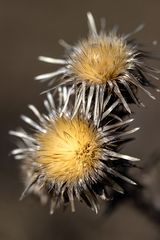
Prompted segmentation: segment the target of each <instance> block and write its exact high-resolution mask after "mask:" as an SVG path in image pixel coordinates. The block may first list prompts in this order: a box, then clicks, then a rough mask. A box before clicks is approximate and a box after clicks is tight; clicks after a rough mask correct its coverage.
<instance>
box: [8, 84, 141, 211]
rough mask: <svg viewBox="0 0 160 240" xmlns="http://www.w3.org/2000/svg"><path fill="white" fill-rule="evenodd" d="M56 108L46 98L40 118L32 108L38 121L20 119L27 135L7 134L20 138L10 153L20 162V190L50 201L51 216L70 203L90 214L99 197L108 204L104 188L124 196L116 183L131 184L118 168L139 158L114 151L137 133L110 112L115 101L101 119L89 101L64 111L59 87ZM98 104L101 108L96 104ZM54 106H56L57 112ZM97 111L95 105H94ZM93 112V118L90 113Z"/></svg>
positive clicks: (31, 106) (48, 98)
mask: <svg viewBox="0 0 160 240" xmlns="http://www.w3.org/2000/svg"><path fill="white" fill-rule="evenodd" d="M59 91H60V92H62V93H63V94H59V105H58V106H57V105H56V104H55V103H54V100H53V97H52V95H51V94H50V93H49V94H48V95H47V99H46V100H45V101H44V105H45V108H46V110H47V111H48V113H47V114H41V113H40V112H39V111H38V110H37V109H36V108H35V107H34V106H33V105H30V106H29V108H30V109H31V110H32V111H33V113H34V115H35V116H36V117H37V119H38V121H33V120H32V119H30V118H28V117H26V116H22V119H23V120H24V121H25V122H26V123H27V124H29V125H30V126H31V127H32V131H31V132H30V133H27V132H26V131H25V130H23V129H22V130H19V131H10V134H12V135H14V136H16V137H17V138H19V140H20V143H18V148H17V149H15V150H13V151H12V154H13V155H14V156H15V158H16V159H22V160H23V173H24V177H25V185H26V188H25V191H24V192H23V194H22V198H23V197H24V196H26V195H27V194H28V193H34V194H36V195H38V196H39V197H40V198H41V200H42V201H44V199H47V200H50V203H51V210H50V211H51V213H53V212H54V210H55V208H57V207H59V206H60V205H63V206H64V205H66V204H67V203H71V209H72V211H75V205H74V200H75V199H78V200H80V201H83V202H85V203H86V204H87V205H88V206H89V207H90V208H91V209H92V210H93V211H95V212H96V213H97V212H98V208H99V205H98V197H100V198H102V199H107V198H108V196H109V193H108V188H111V189H114V190H116V191H121V192H122V191H123V190H122V188H121V187H120V186H119V185H118V183H117V182H116V181H118V178H121V179H122V180H123V181H127V182H129V183H132V184H135V183H134V182H133V181H132V180H131V179H129V178H128V177H126V176H124V175H123V174H121V173H120V172H119V171H118V167H117V166H118V165H119V164H120V165H121V167H122V166H123V164H124V162H125V161H127V162H128V165H129V166H132V163H131V162H132V161H137V160H139V159H137V158H134V157H130V156H128V155H124V154H121V153H119V152H118V147H119V146H120V144H121V142H122V140H123V136H128V135H129V134H131V133H133V132H135V131H136V130H138V128H134V129H132V130H126V127H127V126H128V124H129V123H130V122H131V121H132V119H129V120H121V119H120V120H117V119H116V117H115V116H114V115H113V116H112V117H111V115H110V113H111V111H112V110H113V109H114V108H116V106H117V104H118V102H116V103H113V104H112V105H111V106H108V104H107V102H106V105H105V111H104V113H103V115H102V117H101V118H100V117H99V114H98V115H97V112H96V111H94V110H92V106H91V105H90V98H88V100H87V101H86V102H85V104H84V106H83V108H81V107H77V106H78V105H77V98H76V97H75V103H74V104H71V106H72V107H71V106H70V107H69V108H68V105H65V103H66V97H67V96H68V91H70V90H68V89H67V88H66V87H61V88H59ZM99 104H100V103H99ZM56 106H57V107H56ZM96 107H97V108H99V105H96ZM91 111H93V114H90V113H91Z"/></svg>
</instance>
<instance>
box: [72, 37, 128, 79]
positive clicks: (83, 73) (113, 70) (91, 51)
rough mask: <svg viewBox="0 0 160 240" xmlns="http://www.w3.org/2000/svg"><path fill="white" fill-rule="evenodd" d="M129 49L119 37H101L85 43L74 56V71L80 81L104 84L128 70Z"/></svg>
mask: <svg viewBox="0 0 160 240" xmlns="http://www.w3.org/2000/svg"><path fill="white" fill-rule="evenodd" d="M127 56H128V49H127V46H126V44H125V42H124V41H123V40H122V39H121V38H118V37H115V36H114V37H113V36H109V37H106V36H101V35H100V36H99V37H97V38H96V39H92V38H90V39H89V40H85V41H83V42H82V43H81V44H80V46H79V48H78V49H77V51H76V52H75V54H73V63H72V71H73V73H74V74H75V75H76V76H77V77H78V79H81V80H85V81H88V82H90V83H93V84H94V83H95V84H97V83H98V84H104V83H106V82H107V81H108V80H112V79H115V78H116V77H117V76H119V75H120V74H122V73H123V72H124V71H125V70H126V68H127V65H128V64H127V60H128V59H127Z"/></svg>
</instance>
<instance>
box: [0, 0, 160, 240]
mask: <svg viewBox="0 0 160 240" xmlns="http://www.w3.org/2000/svg"><path fill="white" fill-rule="evenodd" d="M0 3H1V7H0V33H1V34H0V71H1V78H0V81H1V87H0V107H1V108H0V109H1V114H0V127H1V130H0V137H1V148H0V150H1V155H0V156H1V158H0V161H1V162H0V240H32V239H34V240H42V239H46V240H52V239H55V240H61V239H84V240H85V239H92V240H96V239H98V240H99V239H102V240H103V239H108V240H116V239H119V240H135V239H136V240H143V239H145V240H159V239H160V232H159V227H160V225H159V218H160V215H159V213H160V187H159V186H160V163H159V159H160V157H159V156H160V141H159V140H160V137H159V136H160V127H159V124H160V111H159V109H160V96H158V95H157V96H156V97H157V101H153V100H151V99H149V98H148V97H146V96H145V95H143V94H141V95H142V98H143V101H144V102H145V104H146V105H147V107H146V108H145V109H139V108H137V107H136V108H134V111H135V122H134V124H133V125H134V126H140V127H141V130H140V131H139V132H138V133H136V134H135V137H136V140H135V141H133V142H131V143H129V144H127V147H125V148H124V149H123V152H125V153H127V154H130V155H133V156H136V157H139V158H141V159H142V161H141V165H142V166H144V167H145V169H146V170H145V171H144V172H143V174H139V172H138V170H135V172H134V173H132V174H135V176H136V178H137V179H138V180H139V181H140V182H143V184H144V186H145V188H144V190H143V191H142V192H141V193H140V194H139V193H137V192H136V191H135V192H134V191H133V192H132V191H131V193H130V194H129V196H128V197H127V196H126V199H125V200H122V201H118V202H116V203H115V205H116V208H115V209H114V210H113V211H109V213H108V211H107V208H108V206H109V205H108V203H106V204H105V203H103V204H102V208H101V211H100V213H99V214H98V215H95V214H94V213H93V212H91V211H90V210H89V209H87V208H86V207H85V206H83V205H82V204H77V211H76V213H74V214H72V213H71V212H70V209H68V210H67V211H66V212H65V213H63V212H62V210H57V211H56V213H55V214H54V215H53V216H50V215H49V207H48V206H46V207H42V206H41V205H40V203H39V202H38V201H36V200H35V199H34V198H32V197H28V198H27V199H25V200H24V201H23V202H20V201H18V199H19V196H20V194H21V192H22V190H23V184H22V180H21V178H20V171H19V167H20V162H18V161H15V160H14V159H13V158H12V157H9V152H10V151H11V149H12V148H13V147H14V145H13V143H12V139H10V137H9V136H8V131H9V130H10V129H13V130H14V129H15V128H16V127H17V126H19V125H21V124H22V122H21V120H20V118H19V116H20V114H22V113H25V114H30V112H29V111H28V109H27V105H28V104H29V103H33V104H34V105H36V106H37V107H39V109H43V107H42V99H43V96H39V93H40V92H41V91H42V90H45V89H46V85H43V84H40V83H38V82H36V81H34V80H33V78H34V76H36V75H38V74H41V73H45V72H49V71H53V69H55V68H54V66H53V65H49V64H45V63H40V62H38V60H37V57H38V56H39V55H44V56H50V57H57V58H59V57H60V56H62V55H63V49H62V47H61V46H60V45H59V44H58V40H59V39H62V38H63V39H65V40H66V41H67V42H68V43H71V44H74V43H76V41H77V40H78V39H81V38H82V37H83V36H86V34H87V30H88V29H87V20H86V12H87V11H91V12H92V13H93V14H94V17H95V19H96V22H97V26H98V27H99V20H100V18H101V17H105V18H106V20H107V28H108V29H110V28H112V27H113V25H118V26H119V27H120V29H119V31H120V33H128V32H131V31H133V30H134V29H135V28H136V27H137V26H138V25H139V24H141V23H144V24H145V28H144V30H143V31H142V32H140V33H138V34H137V35H136V36H134V37H136V38H137V40H138V41H139V42H140V43H143V44H144V45H145V49H148V50H152V51H154V52H159V53H160V43H159V40H160V28H159V23H160V15H159V12H160V1H159V0H147V1H146V0H132V1H130V0H117V1H116V0H108V1H107V0H94V1H93V0H85V1H83V0H81V1H76V0H67V1H65V0H63V1H62V0H45V1H44V0H43V1H42V0H14V1H12V0H1V1H0ZM156 41H157V44H156V45H155V43H156ZM153 43H154V44H153ZM151 65H154V66H156V67H160V62H151ZM157 85H158V86H159V87H160V83H159V82H158V83H157Z"/></svg>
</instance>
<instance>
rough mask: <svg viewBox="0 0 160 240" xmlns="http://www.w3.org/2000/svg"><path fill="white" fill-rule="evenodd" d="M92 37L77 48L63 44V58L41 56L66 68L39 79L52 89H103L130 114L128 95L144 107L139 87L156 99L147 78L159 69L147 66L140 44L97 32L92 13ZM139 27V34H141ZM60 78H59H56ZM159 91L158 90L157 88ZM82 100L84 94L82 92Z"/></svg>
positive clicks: (126, 38) (146, 55) (90, 23)
mask: <svg viewBox="0 0 160 240" xmlns="http://www.w3.org/2000/svg"><path fill="white" fill-rule="evenodd" d="M87 17H88V25H89V36H88V38H86V39H83V40H82V41H80V42H79V43H78V44H77V45H75V46H70V45H68V44H67V43H65V42H62V44H63V46H64V47H65V49H66V57H65V58H64V59H54V58H48V57H43V56H41V57H39V59H40V60H41V61H44V62H48V63H53V64H60V65H63V67H61V68H60V69H58V70H57V71H55V72H52V73H47V74H43V75H39V76H37V77H36V79H37V80H42V81H46V80H47V81H48V80H49V83H50V85H52V86H53V88H56V87H57V86H58V85H63V84H67V85H72V86H74V87H75V88H76V89H77V86H78V90H77V91H79V89H81V85H82V86H83V88H86V89H87V88H90V87H92V92H94V91H96V88H97V85H99V88H104V86H105V92H106V93H107V95H109V94H112V95H113V96H115V97H118V98H119V99H120V100H121V103H122V104H123V106H124V107H125V109H126V110H127V111H128V112H131V111H130V108H129V106H128V101H127V98H126V95H127V96H128V95H129V96H130V98H131V99H132V102H134V103H136V104H138V105H143V104H142V103H141V102H140V100H139V99H138V97H137V94H136V92H137V91H136V89H137V88H140V89H142V90H143V91H144V92H145V93H147V94H148V95H149V96H150V97H151V98H153V99H155V97H154V96H153V95H152V94H151V93H150V92H149V91H148V90H147V89H146V88H147V87H154V88H155V86H154V85H153V84H152V83H151V82H150V81H149V80H148V78H151V79H154V78H157V77H156V76H155V75H154V74H157V73H159V71H158V70H156V69H154V68H151V67H148V66H146V64H145V59H146V58H148V56H149V53H147V52H144V51H142V50H140V49H139V47H138V45H137V44H135V43H133V41H129V40H128V37H129V35H128V36H127V35H126V36H125V35H122V36H120V35H118V34H117V33H116V31H114V30H113V31H111V32H109V33H108V34H107V33H105V31H104V30H103V29H102V30H101V31H100V33H98V32H97V29H96V25H95V21H94V18H93V16H92V14H91V13H88V14H87ZM140 28H141V27H139V28H138V29H137V30H136V31H138V30H139V29H140ZM58 76H60V77H59V78H56V77H58ZM157 90H158V89H157ZM79 92H80V93H79V98H80V99H82V92H81V91H79Z"/></svg>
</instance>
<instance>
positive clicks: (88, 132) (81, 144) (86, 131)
mask: <svg viewBox="0 0 160 240" xmlns="http://www.w3.org/2000/svg"><path fill="white" fill-rule="evenodd" d="M37 140H38V141H39V144H40V150H39V151H38V156H37V158H36V159H37V161H38V162H39V163H40V164H41V166H42V168H43V169H44V171H45V172H46V175H47V176H48V178H52V179H54V180H57V181H60V182H75V181H77V180H79V179H81V178H82V179H83V178H84V177H87V176H88V175H90V174H91V173H92V172H93V171H94V170H95V168H96V167H97V166H98V163H99V157H100V154H101V150H100V142H99V139H98V133H97V131H96V130H95V129H94V128H93V126H90V125H89V124H88V123H87V122H85V121H83V120H81V119H79V118H77V117H76V118H73V119H72V120H71V119H69V118H58V119H57V120H56V121H55V122H52V123H51V124H50V126H49V128H48V131H47V133H41V134H38V135H37Z"/></svg>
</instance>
